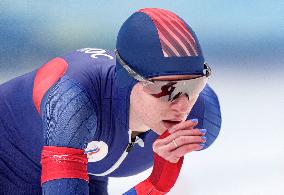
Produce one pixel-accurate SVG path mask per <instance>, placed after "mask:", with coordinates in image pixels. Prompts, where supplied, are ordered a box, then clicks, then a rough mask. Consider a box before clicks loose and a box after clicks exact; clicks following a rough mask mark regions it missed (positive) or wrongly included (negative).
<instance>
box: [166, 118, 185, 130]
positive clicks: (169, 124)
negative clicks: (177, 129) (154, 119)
mask: <svg viewBox="0 0 284 195" xmlns="http://www.w3.org/2000/svg"><path fill="white" fill-rule="evenodd" d="M180 122H181V121H172V120H162V123H163V125H164V126H165V128H167V129H169V128H171V127H173V126H175V125H177V124H179V123H180Z"/></svg>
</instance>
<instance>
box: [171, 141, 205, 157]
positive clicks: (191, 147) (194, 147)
mask: <svg viewBox="0 0 284 195" xmlns="http://www.w3.org/2000/svg"><path fill="white" fill-rule="evenodd" d="M203 147H204V146H203V145H200V144H188V145H184V146H181V147H179V148H177V149H176V150H174V151H172V152H171V154H172V156H174V157H175V158H180V157H182V156H184V155H186V154H187V153H190V152H192V151H198V150H201V149H202V148H203ZM170 158H171V157H170Z"/></svg>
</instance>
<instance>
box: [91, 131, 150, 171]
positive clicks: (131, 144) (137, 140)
mask: <svg viewBox="0 0 284 195" xmlns="http://www.w3.org/2000/svg"><path fill="white" fill-rule="evenodd" d="M131 133H132V130H131V129H129V131H128V135H129V139H128V144H127V147H126V149H125V150H124V152H123V153H122V155H121V156H120V157H119V159H118V160H117V161H116V162H115V163H114V164H113V165H112V166H111V167H110V168H109V169H108V170H106V171H105V172H103V173H99V174H94V173H88V174H90V175H95V176H106V175H109V174H110V173H112V172H113V171H115V170H116V169H117V168H118V167H119V166H120V165H121V163H122V162H123V161H124V159H125V158H126V157H127V155H128V153H129V152H130V151H131V150H132V148H133V147H134V145H135V144H136V143H138V145H139V146H140V147H144V142H143V140H142V139H141V138H139V137H138V136H136V137H135V138H131Z"/></svg>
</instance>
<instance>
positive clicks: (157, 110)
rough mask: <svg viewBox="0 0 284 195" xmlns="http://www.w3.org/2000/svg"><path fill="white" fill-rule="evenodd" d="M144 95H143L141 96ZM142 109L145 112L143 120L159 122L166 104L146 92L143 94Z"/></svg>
mask: <svg viewBox="0 0 284 195" xmlns="http://www.w3.org/2000/svg"><path fill="white" fill-rule="evenodd" d="M141 97H142V96H141ZM141 105H142V106H141V109H142V113H143V116H142V117H143V120H144V121H145V123H148V124H149V123H151V124H153V123H157V122H159V121H160V120H161V118H162V115H163V113H164V111H163V110H165V109H164V105H163V104H162V103H161V102H159V101H158V100H157V99H156V98H153V97H152V96H150V95H148V94H146V95H144V96H143V100H142V103H141Z"/></svg>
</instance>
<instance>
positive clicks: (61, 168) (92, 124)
mask: <svg viewBox="0 0 284 195" xmlns="http://www.w3.org/2000/svg"><path fill="white" fill-rule="evenodd" d="M40 110H41V115H42V119H43V130H44V142H45V143H44V144H45V146H44V149H43V153H42V189H43V194H53V195H56V194H66V195H68V194H72V195H73V194H88V193H89V187H88V179H89V178H88V175H87V157H86V155H85V154H84V151H83V148H84V146H85V144H86V143H88V142H89V141H91V139H92V137H93V136H94V134H95V131H96V125H97V123H96V122H97V117H96V113H95V108H94V106H93V105H92V102H91V101H90V98H89V97H88V94H87V93H86V91H85V90H84V89H83V88H82V87H81V86H80V85H79V84H78V83H76V82H75V81H73V80H71V79H69V78H68V77H66V76H64V77H62V78H61V79H60V80H59V81H57V83H56V84H55V85H53V87H52V88H50V89H49V90H48V91H47V93H46V94H45V95H44V98H43V100H42V102H41V109H40ZM74 163H75V164H74ZM77 167H80V168H78V169H77ZM56 169H58V170H56ZM74 171H75V172H74Z"/></svg>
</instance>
